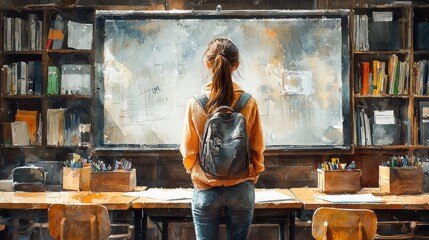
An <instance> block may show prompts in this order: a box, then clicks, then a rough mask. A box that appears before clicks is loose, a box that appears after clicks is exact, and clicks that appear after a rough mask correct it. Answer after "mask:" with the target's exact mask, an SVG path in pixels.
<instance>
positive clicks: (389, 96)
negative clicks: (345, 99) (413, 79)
mask: <svg viewBox="0 0 429 240" xmlns="http://www.w3.org/2000/svg"><path fill="white" fill-rule="evenodd" d="M354 97H355V98H361V99H371V98H374V99H376V98H400V99H408V98H410V97H409V96H408V95H391V94H379V95H361V94H355V95H354Z"/></svg>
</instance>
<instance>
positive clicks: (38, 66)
mask: <svg viewBox="0 0 429 240" xmlns="http://www.w3.org/2000/svg"><path fill="white" fill-rule="evenodd" d="M42 82H43V69H42V62H41V61H34V95H37V96H40V95H42Z"/></svg>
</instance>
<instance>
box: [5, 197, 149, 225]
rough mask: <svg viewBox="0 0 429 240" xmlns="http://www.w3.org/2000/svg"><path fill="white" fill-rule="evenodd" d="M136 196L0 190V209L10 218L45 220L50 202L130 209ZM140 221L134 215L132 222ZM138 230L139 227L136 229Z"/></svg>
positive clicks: (41, 221)
mask: <svg viewBox="0 0 429 240" xmlns="http://www.w3.org/2000/svg"><path fill="white" fill-rule="evenodd" d="M135 199H137V197H129V196H123V195H122V192H100V193H98V192H0V209H4V210H6V211H7V212H9V213H8V214H7V215H9V214H10V215H11V216H8V217H12V219H20V218H26V219H34V220H35V222H39V223H43V222H46V221H47V216H46V213H47V210H48V209H49V207H50V206H51V205H52V204H55V203H62V204H76V203H78V204H80V203H84V204H85V203H88V204H89V203H92V204H102V205H104V206H105V207H106V208H107V209H108V210H131V202H132V201H133V200H135ZM140 213H141V211H140ZM139 222H141V214H140V215H134V224H136V223H139ZM136 231H140V229H136Z"/></svg>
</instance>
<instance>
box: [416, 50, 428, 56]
mask: <svg viewBox="0 0 429 240" xmlns="http://www.w3.org/2000/svg"><path fill="white" fill-rule="evenodd" d="M414 55H429V50H414Z"/></svg>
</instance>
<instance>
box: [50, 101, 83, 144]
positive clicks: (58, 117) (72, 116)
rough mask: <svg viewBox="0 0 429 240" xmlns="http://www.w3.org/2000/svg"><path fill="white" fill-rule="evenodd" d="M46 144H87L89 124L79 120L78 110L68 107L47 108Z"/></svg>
mask: <svg viewBox="0 0 429 240" xmlns="http://www.w3.org/2000/svg"><path fill="white" fill-rule="evenodd" d="M46 116H47V117H46V118H47V123H48V125H47V144H48V145H53V146H87V145H88V144H90V139H89V135H90V130H91V124H84V123H82V122H81V120H80V117H79V116H80V115H79V112H77V111H76V110H70V109H48V111H47V115H46Z"/></svg>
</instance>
